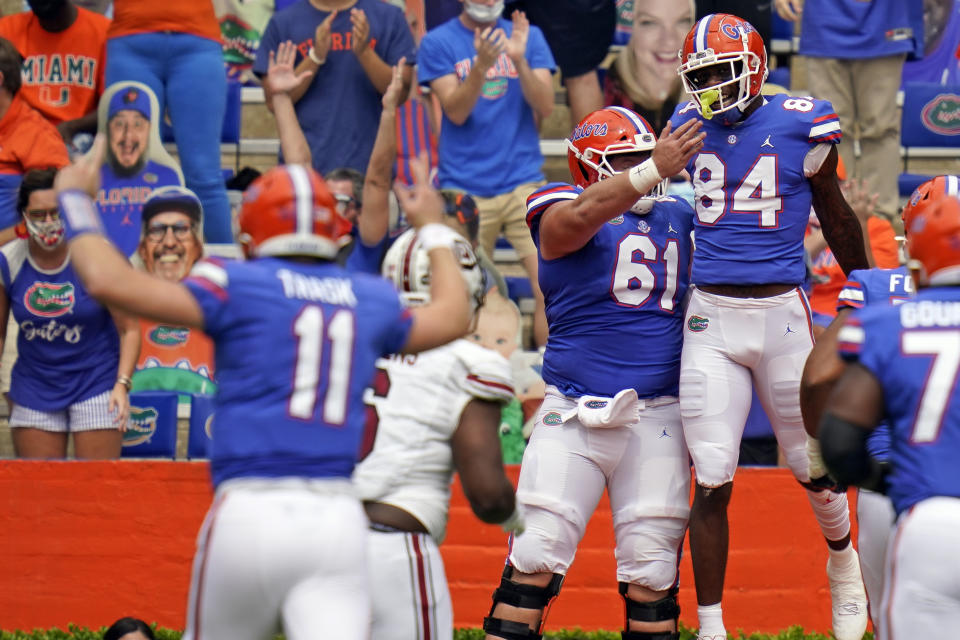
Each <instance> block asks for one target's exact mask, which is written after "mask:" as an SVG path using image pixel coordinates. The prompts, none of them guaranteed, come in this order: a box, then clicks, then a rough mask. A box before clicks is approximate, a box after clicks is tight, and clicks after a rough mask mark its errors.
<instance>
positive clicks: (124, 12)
mask: <svg viewBox="0 0 960 640" xmlns="http://www.w3.org/2000/svg"><path fill="white" fill-rule="evenodd" d="M113 14H114V16H113V22H112V23H111V24H110V29H109V31H108V32H107V38H108V39H107V86H110V85H112V84H113V83H115V82H119V81H121V80H137V81H140V82H143V83H145V84H146V85H147V86H149V87H150V89H151V90H153V93H154V94H155V95H156V96H157V101H158V103H159V110H158V114H157V115H158V117H160V116H162V115H163V114H164V113H165V112H166V113H168V114H169V116H170V120H171V123H172V125H173V137H174V139H175V140H176V142H177V154H178V156H179V158H180V164H181V165H182V166H183V175H184V179H185V181H186V186H187V187H188V188H190V189H191V190H193V191H194V192H195V193H196V194H197V195H198V196H200V201H201V202H203V211H204V214H205V215H204V230H203V232H204V236H205V238H206V240H207V242H233V231H232V228H231V224H230V203H229V202H228V201H227V191H226V187H225V186H224V182H223V175H222V174H221V172H220V132H221V130H222V129H223V118H224V113H225V112H226V108H227V102H226V101H227V78H226V73H225V71H224V68H223V51H222V48H221V46H220V26H219V25H218V24H217V18H216V16H215V15H214V13H213V5H212V3H211V1H210V0H199V1H198V0H167V1H165V2H143V1H142V0H114V4H113ZM137 228H138V227H137V226H134V230H136V229H137Z"/></svg>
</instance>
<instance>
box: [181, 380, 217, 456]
mask: <svg viewBox="0 0 960 640" xmlns="http://www.w3.org/2000/svg"><path fill="white" fill-rule="evenodd" d="M212 418H213V396H207V395H201V394H199V393H193V394H190V431H189V435H188V437H187V458H189V459H191V460H192V459H194V458H209V457H210V454H209V452H208V451H209V445H210V420H211V419H212Z"/></svg>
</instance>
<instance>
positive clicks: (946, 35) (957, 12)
mask: <svg viewBox="0 0 960 640" xmlns="http://www.w3.org/2000/svg"><path fill="white" fill-rule="evenodd" d="M912 5H913V3H911V6H912ZM958 43H960V2H958V0H923V58H922V59H920V60H916V59H914V60H907V62H906V63H905V64H904V65H903V83H907V82H935V83H938V84H952V85H955V84H958V83H960V63H958V62H957V55H956V53H957V45H958Z"/></svg>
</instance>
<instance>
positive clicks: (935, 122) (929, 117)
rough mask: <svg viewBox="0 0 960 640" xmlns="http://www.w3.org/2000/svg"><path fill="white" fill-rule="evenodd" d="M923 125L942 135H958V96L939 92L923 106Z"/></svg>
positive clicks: (959, 116)
mask: <svg viewBox="0 0 960 640" xmlns="http://www.w3.org/2000/svg"><path fill="white" fill-rule="evenodd" d="M920 119H921V120H922V121H923V126H924V127H926V128H927V129H929V130H930V131H933V132H934V133H939V134H940V135H944V136H956V135H960V96H958V95H956V94H953V93H941V94H940V95H938V96H937V97H936V98H934V99H933V100H931V101H930V102H928V103H927V104H925V105H924V106H923V111H921V112H920Z"/></svg>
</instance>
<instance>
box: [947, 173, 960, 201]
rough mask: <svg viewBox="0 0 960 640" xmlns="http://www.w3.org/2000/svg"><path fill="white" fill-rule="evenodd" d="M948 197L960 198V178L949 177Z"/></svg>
mask: <svg viewBox="0 0 960 640" xmlns="http://www.w3.org/2000/svg"><path fill="white" fill-rule="evenodd" d="M947 195H950V196H953V197H954V198H956V197H960V178H957V176H947Z"/></svg>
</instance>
